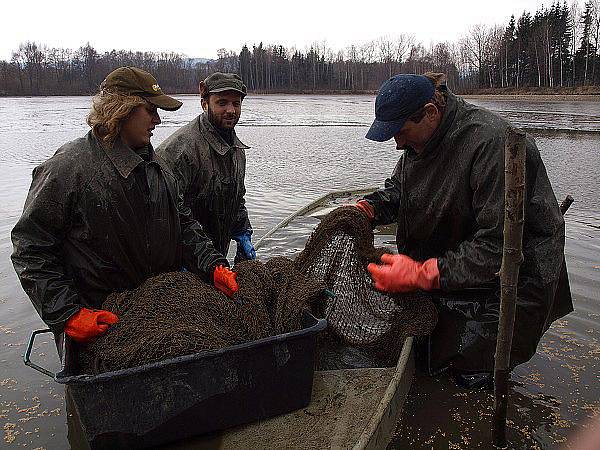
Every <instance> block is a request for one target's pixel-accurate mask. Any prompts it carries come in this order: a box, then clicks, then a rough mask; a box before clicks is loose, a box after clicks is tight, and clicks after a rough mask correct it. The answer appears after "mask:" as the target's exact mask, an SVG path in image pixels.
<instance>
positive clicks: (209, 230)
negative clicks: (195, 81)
mask: <svg viewBox="0 0 600 450" xmlns="http://www.w3.org/2000/svg"><path fill="white" fill-rule="evenodd" d="M247 148H249V147H247V146H246V145H244V144H242V143H241V142H240V140H239V139H238V138H237V136H236V135H235V132H234V134H233V145H229V144H227V143H226V142H225V141H224V140H223V138H222V137H221V136H220V135H219V133H218V132H217V131H216V130H215V128H214V127H213V126H212V124H211V123H210V122H209V120H208V117H207V114H206V113H203V114H201V115H200V116H198V117H196V118H195V119H194V120H192V121H191V122H190V123H188V124H187V125H185V126H183V127H181V128H180V129H179V130H177V131H176V132H175V133H173V134H172V135H171V136H169V137H168V138H167V139H166V140H165V141H164V142H163V143H162V144H161V145H160V146H159V147H158V148H157V150H156V151H157V152H158V154H159V155H160V156H161V157H162V158H163V159H164V160H165V161H166V162H167V164H169V166H170V167H171V168H172V170H173V173H174V174H175V176H176V177H177V180H178V182H179V186H180V189H181V190H182V192H183V194H184V201H185V205H186V206H188V207H189V208H190V209H191V210H192V216H193V217H194V218H195V219H197V220H198V221H199V222H200V224H201V225H202V228H203V229H204V231H205V232H206V234H207V235H208V236H209V237H210V238H211V239H212V242H213V245H214V246H215V248H216V249H217V250H218V251H219V252H221V253H223V254H224V255H227V250H228V249H229V244H230V242H231V239H232V238H233V236H236V235H237V234H239V233H242V232H244V231H246V230H249V231H251V230H252V227H251V225H250V220H249V219H248V211H247V210H246V204H245V200H244V195H245V194H246V188H245V186H244V177H245V175H246V152H245V149H247Z"/></svg>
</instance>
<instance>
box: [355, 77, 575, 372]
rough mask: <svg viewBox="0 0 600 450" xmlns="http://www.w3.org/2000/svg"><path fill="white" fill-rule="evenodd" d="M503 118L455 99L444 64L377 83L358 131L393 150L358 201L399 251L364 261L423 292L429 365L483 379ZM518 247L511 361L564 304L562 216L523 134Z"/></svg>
mask: <svg viewBox="0 0 600 450" xmlns="http://www.w3.org/2000/svg"><path fill="white" fill-rule="evenodd" d="M509 125H510V124H509V123H508V122H507V121H506V120H504V119H503V118H501V117H500V116H498V115H496V114H494V113H492V112H491V111H488V110H486V109H483V108H480V107H477V106H475V105H472V104H469V103H467V102H465V101H464V100H463V99H461V98H460V97H457V96H455V95H454V94H453V93H452V92H451V91H450V90H449V89H448V88H447V87H446V85H445V83H444V76H443V74H432V73H428V74H425V75H413V74H401V75H396V76H394V77H392V78H390V79H389V80H387V81H386V82H385V83H383V85H382V86H381V88H380V90H379V94H378V95H377V99H376V102H375V121H374V122H373V125H372V126H371V129H370V130H369V132H368V133H367V136H366V137H367V139H371V140H374V141H380V142H383V141H387V140H389V139H391V138H394V140H395V142H396V148H397V149H398V150H403V151H404V152H403V154H402V156H401V157H400V160H399V162H398V164H397V165H396V168H395V170H394V172H393V174H392V176H391V178H389V179H388V180H386V182H385V187H384V188H383V189H381V190H379V191H376V192H375V193H373V194H370V195H367V196H366V197H365V198H364V199H363V200H361V201H359V202H358V204H357V206H358V207H359V208H360V209H361V210H362V211H363V212H364V213H365V214H366V215H367V217H368V218H369V219H370V220H371V221H372V223H373V225H380V224H390V223H396V224H397V226H398V231H397V236H396V243H397V247H398V252H399V254H398V255H391V254H386V255H383V256H382V258H381V260H382V264H381V265H376V264H372V265H370V266H369V271H370V272H371V276H372V278H373V280H374V282H375V287H376V288H377V289H380V290H382V291H385V292H391V293H401V292H411V291H416V290H421V291H426V292H428V293H429V294H430V295H431V297H432V300H433V301H434V303H435V304H436V306H437V308H438V312H439V321H438V324H437V326H436V328H435V330H434V331H433V333H432V334H431V336H430V338H429V340H428V342H427V343H426V344H427V345H426V346H424V347H425V348H426V352H425V354H424V356H425V358H424V362H425V363H426V368H427V369H428V370H429V372H438V371H441V370H445V369H448V368H449V369H451V370H453V371H454V373H455V374H456V375H457V380H458V381H462V382H463V383H469V382H470V381H473V382H474V383H478V382H482V383H485V384H489V382H490V381H491V379H492V378H491V372H492V371H493V367H494V352H495V345H496V334H497V329H498V318H499V304H500V290H499V279H498V277H497V275H496V273H497V272H498V271H499V269H500V263H501V260H502V246H503V224H504V146H505V145H504V144H505V134H506V130H507V128H508V127H509ZM526 173H527V174H526V196H525V224H524V232H523V253H524V257H525V260H524V262H523V264H522V265H521V268H520V273H519V285H518V299H517V314H516V323H515V332H514V338H513V350H512V355H511V365H512V366H513V367H514V366H516V365H517V364H521V363H523V362H525V361H528V360H529V359H530V358H531V357H532V356H533V355H534V353H535V351H536V346H537V344H538V342H539V340H540V338H541V336H542V334H543V333H544V332H545V331H546V330H547V329H548V327H549V326H550V324H551V323H552V322H553V321H554V320H556V319H558V318H560V317H562V316H564V315H566V314H567V313H569V312H570V311H572V309H573V306H572V302H571V292H570V288H569V282H568V278H567V272H566V266H565V258H564V244H565V224H564V221H563V217H562V214H561V212H560V210H559V207H558V203H557V200H556V197H555V195H554V192H553V191H552V187H551V185H550V181H549V180H548V176H547V174H546V169H545V167H544V163H543V162H542V159H541V157H540V153H539V151H538V149H537V147H536V145H535V142H534V141H533V139H532V138H531V137H528V138H527V144H526Z"/></svg>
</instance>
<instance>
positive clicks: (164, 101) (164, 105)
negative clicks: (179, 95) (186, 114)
mask: <svg viewBox="0 0 600 450" xmlns="http://www.w3.org/2000/svg"><path fill="white" fill-rule="evenodd" d="M145 98H146V100H148V101H149V102H150V103H152V104H153V105H156V107H157V108H160V109H164V110H165V111H177V110H178V109H179V108H181V105H183V103H181V102H180V101H179V100H175V99H174V98H173V97H169V96H168V95H165V94H161V95H152V96H148V97H145Z"/></svg>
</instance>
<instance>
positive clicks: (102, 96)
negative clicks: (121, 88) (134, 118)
mask: <svg viewBox="0 0 600 450" xmlns="http://www.w3.org/2000/svg"><path fill="white" fill-rule="evenodd" d="M145 103H146V100H144V99H143V98H142V97H139V96H137V95H128V94H123V93H121V92H115V91H108V90H106V89H102V90H100V92H98V93H97V94H96V95H95V96H94V98H92V110H91V111H90V114H89V115H88V117H87V123H88V125H89V126H90V127H91V128H92V130H93V131H94V134H95V135H96V137H98V139H100V140H101V141H102V142H103V143H105V144H107V145H112V144H113V143H114V142H115V139H116V138H117V136H118V135H119V133H120V132H121V125H122V124H123V121H124V120H125V119H126V118H127V117H128V116H129V114H131V111H133V109H134V108H136V107H137V106H141V105H143V104H145Z"/></svg>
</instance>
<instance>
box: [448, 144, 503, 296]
mask: <svg viewBox="0 0 600 450" xmlns="http://www.w3.org/2000/svg"><path fill="white" fill-rule="evenodd" d="M470 185H471V189H472V192H473V194H472V208H473V211H474V213H475V222H476V224H475V230H476V231H475V232H474V233H473V235H472V236H471V237H470V239H468V240H465V241H463V242H462V243H461V244H460V245H459V246H458V247H457V248H456V249H453V250H451V251H448V252H446V253H445V254H444V255H442V256H441V257H439V258H438V268H439V270H440V286H441V288H442V290H449V291H451V290H458V289H464V288H469V287H478V286H481V285H483V284H485V283H489V282H492V281H494V280H495V279H497V276H496V273H497V272H498V271H499V270H500V264H501V262H502V244H503V230H504V138H503V137H498V138H495V139H493V140H490V141H486V142H485V143H482V144H481V146H480V148H479V150H478V151H477V152H476V156H475V158H474V160H473V163H472V167H471V173H470Z"/></svg>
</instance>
